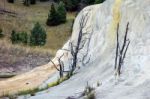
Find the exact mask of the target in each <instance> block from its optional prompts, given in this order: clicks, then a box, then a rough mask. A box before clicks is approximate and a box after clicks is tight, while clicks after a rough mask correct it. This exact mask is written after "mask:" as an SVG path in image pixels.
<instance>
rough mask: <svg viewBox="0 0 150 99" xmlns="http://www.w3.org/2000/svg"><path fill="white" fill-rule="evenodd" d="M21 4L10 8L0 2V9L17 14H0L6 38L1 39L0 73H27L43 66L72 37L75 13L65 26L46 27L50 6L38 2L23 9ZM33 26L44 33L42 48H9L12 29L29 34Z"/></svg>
mask: <svg viewBox="0 0 150 99" xmlns="http://www.w3.org/2000/svg"><path fill="white" fill-rule="evenodd" d="M4 1H5V3H4ZM20 1H21V0H20ZM20 1H19V0H16V2H15V3H14V4H9V3H7V2H6V0H2V1H1V2H0V9H4V8H5V10H8V11H11V12H16V13H17V15H16V16H11V15H10V14H6V13H5V14H0V28H2V29H3V32H4V34H5V38H4V39H0V46H1V47H0V72H12V71H21V72H22V71H28V70H30V69H32V68H34V67H36V66H39V65H43V64H46V63H47V62H48V60H49V58H50V57H49V56H54V55H55V53H56V51H57V50H58V49H59V48H61V47H62V45H63V44H64V43H65V42H66V41H67V39H68V38H69V36H70V35H71V26H72V23H73V20H74V18H75V13H68V14H67V22H66V23H65V24H61V25H59V26H55V27H49V26H47V25H46V24H45V23H46V20H47V16H48V12H49V9H50V2H42V3H40V2H38V3H37V4H36V5H31V6H30V7H26V6H24V5H23V4H22V2H20ZM4 4H5V7H4ZM36 22H40V24H41V25H42V26H43V27H44V28H45V29H46V31H47V43H46V45H45V46H43V47H29V46H24V45H12V44H11V41H10V39H9V38H10V34H11V31H12V30H13V29H15V30H16V31H27V32H28V33H30V31H31V29H32V28H33V26H34V24H35V23H36Z"/></svg>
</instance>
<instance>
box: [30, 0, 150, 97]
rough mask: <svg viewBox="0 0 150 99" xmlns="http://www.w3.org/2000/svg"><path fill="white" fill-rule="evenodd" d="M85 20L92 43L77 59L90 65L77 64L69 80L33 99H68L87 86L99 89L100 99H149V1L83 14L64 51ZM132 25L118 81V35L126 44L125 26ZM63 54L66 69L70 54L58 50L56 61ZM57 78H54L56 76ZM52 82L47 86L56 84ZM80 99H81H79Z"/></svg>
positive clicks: (113, 0) (124, 1)
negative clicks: (77, 67) (116, 68)
mask: <svg viewBox="0 0 150 99" xmlns="http://www.w3.org/2000/svg"><path fill="white" fill-rule="evenodd" d="M83 16H86V17H88V21H87V23H86V25H85V27H84V29H83V31H84V32H85V33H88V35H87V37H85V38H83V39H86V38H90V40H89V39H88V40H85V41H86V43H85V44H86V45H85V46H84V47H83V49H82V50H80V52H79V53H80V54H79V55H78V59H83V58H85V57H84V55H86V58H85V62H84V63H86V61H87V60H89V59H90V61H89V62H88V63H87V64H84V65H83V62H81V61H78V66H80V69H77V70H76V72H77V73H76V74H75V75H73V76H72V77H71V78H70V79H69V80H67V81H65V82H63V83H61V84H60V85H58V86H56V87H53V88H50V89H48V90H46V91H43V92H40V93H37V94H36V95H35V96H33V97H30V98H31V99H66V98H67V97H69V96H78V95H79V93H81V92H83V90H84V88H85V86H86V83H87V82H88V83H89V84H90V85H91V86H94V87H96V84H97V82H100V83H102V85H101V86H99V87H96V97H97V99H149V98H150V95H149V91H150V89H149V87H150V85H149V82H150V66H149V65H150V0H144V1H143V0H106V1H105V2H104V3H103V4H99V5H93V6H89V7H87V8H85V9H84V10H82V11H81V12H80V13H79V15H78V16H77V18H76V20H75V24H74V27H73V34H72V37H71V39H70V40H69V41H68V42H67V43H66V44H65V45H64V47H63V48H62V49H69V42H73V43H74V44H76V42H77V37H78V33H79V30H80V28H79V23H80V20H81V19H82V17H83ZM128 22H129V31H128V39H129V40H130V45H129V48H128V50H127V54H126V58H125V60H124V64H123V66H122V69H121V75H120V77H117V78H116V77H115V74H114V73H115V70H114V64H115V51H116V31H117V24H118V23H119V24H120V27H119V42H120V43H121V44H122V43H123V38H124V35H125V30H126V25H127V23H128ZM63 53H64V57H63V59H62V61H63V62H64V64H65V66H66V69H67V67H68V66H69V64H70V63H71V55H70V52H68V51H64V50H59V51H58V52H57V55H56V58H57V57H59V56H61V55H62V54H63ZM54 76H55V75H54ZM53 80H54V77H53V78H50V79H49V80H48V81H47V82H46V83H49V82H50V81H53ZM77 99H78V98H77Z"/></svg>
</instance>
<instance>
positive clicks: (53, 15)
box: [46, 2, 67, 26]
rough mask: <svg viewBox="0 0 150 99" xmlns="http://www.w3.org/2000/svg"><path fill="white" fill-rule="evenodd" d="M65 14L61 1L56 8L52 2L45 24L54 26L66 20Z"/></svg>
mask: <svg viewBox="0 0 150 99" xmlns="http://www.w3.org/2000/svg"><path fill="white" fill-rule="evenodd" d="M66 14H67V12H66V9H65V5H64V3H63V2H60V3H59V5H58V7H57V8H56V7H55V5H54V4H52V5H51V10H50V12H49V14H48V19H47V22H46V24H47V25H48V26H56V25H59V24H61V23H64V22H66Z"/></svg>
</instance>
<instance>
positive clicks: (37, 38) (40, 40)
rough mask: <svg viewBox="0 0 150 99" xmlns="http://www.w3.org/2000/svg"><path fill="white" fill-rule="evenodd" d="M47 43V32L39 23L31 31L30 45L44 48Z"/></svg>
mask: <svg viewBox="0 0 150 99" xmlns="http://www.w3.org/2000/svg"><path fill="white" fill-rule="evenodd" d="M45 43H46V31H45V30H44V29H43V28H42V26H41V25H40V24H39V23H38V22H37V23H36V24H35V25H34V28H33V29H32V31H31V36H30V44H31V45H33V46H43V45H45Z"/></svg>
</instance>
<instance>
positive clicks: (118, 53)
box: [115, 23, 130, 75]
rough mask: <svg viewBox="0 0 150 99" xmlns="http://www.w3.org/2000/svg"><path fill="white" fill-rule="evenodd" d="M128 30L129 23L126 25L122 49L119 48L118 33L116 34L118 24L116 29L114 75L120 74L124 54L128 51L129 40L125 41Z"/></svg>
mask: <svg viewBox="0 0 150 99" xmlns="http://www.w3.org/2000/svg"><path fill="white" fill-rule="evenodd" d="M128 30H129V23H127V26H126V32H125V35H124V40H123V44H122V47H121V48H120V43H119V32H118V31H119V24H118V27H117V46H116V57H115V70H116V75H120V74H121V67H122V65H123V62H124V59H125V56H126V52H127V50H128V47H129V44H130V40H129V39H127V36H128Z"/></svg>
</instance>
